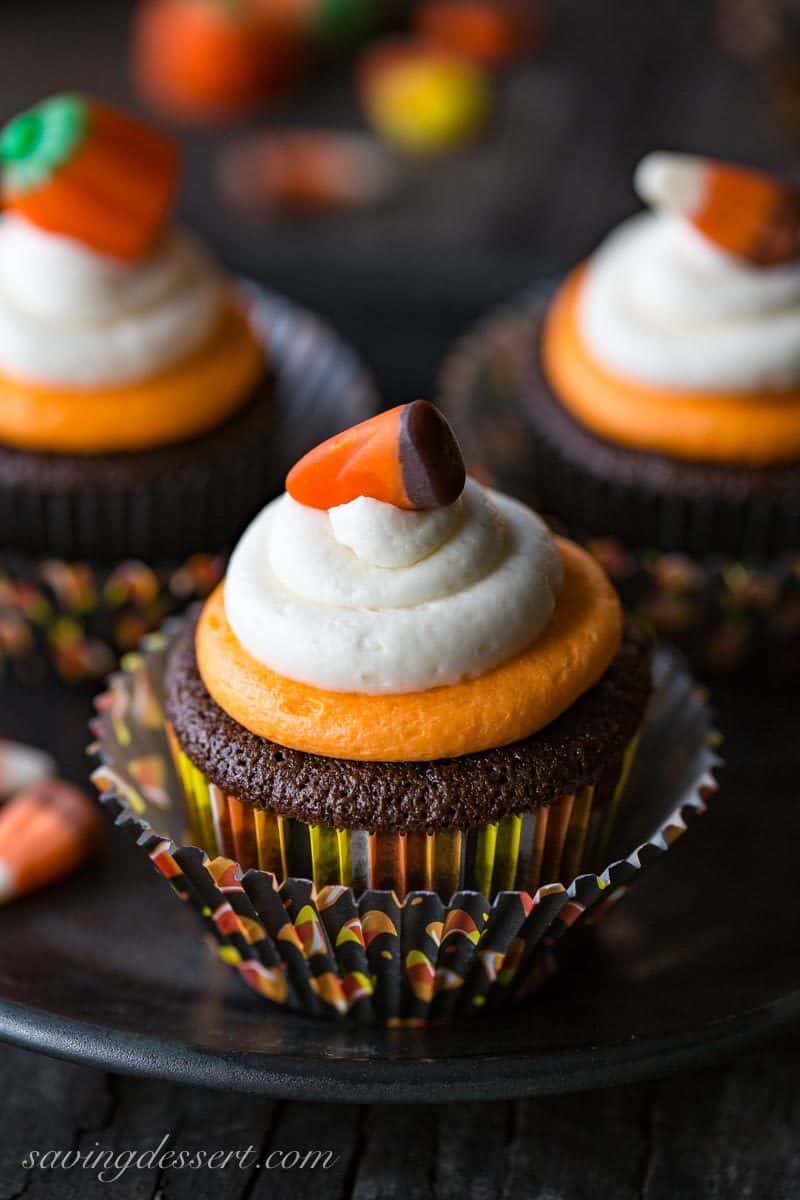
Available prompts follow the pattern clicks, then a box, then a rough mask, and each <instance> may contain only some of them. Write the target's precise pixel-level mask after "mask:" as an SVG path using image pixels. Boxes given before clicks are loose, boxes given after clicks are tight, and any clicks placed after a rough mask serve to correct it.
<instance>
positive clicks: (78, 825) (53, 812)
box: [0, 779, 103, 903]
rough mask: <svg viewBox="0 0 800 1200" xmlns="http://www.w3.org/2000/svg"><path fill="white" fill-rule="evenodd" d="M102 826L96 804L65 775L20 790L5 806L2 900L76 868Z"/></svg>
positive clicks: (0, 823)
mask: <svg viewBox="0 0 800 1200" xmlns="http://www.w3.org/2000/svg"><path fill="white" fill-rule="evenodd" d="M102 829H103V824H102V819H101V817H100V813H99V810H98V808H97V805H96V804H94V803H93V801H91V800H90V799H89V797H88V796H86V795H85V794H84V793H83V792H81V791H79V790H78V788H75V787H73V786H72V785H71V784H69V783H64V782H63V780H60V779H52V780H47V781H45V782H43V783H39V784H36V785H35V786H33V787H30V788H28V789H27V791H24V792H20V793H19V794H18V795H17V796H15V797H14V798H13V799H12V800H9V801H8V803H7V804H6V805H4V807H3V808H2V809H0V903H7V902H8V901H9V900H13V899H15V898H16V897H17V896H22V895H24V894H25V893H26V892H32V891H34V890H36V889H37V888H41V887H45V886H46V885H47V884H50V883H55V882H56V881H57V880H59V879H63V878H65V877H66V876H67V875H70V874H71V873H72V872H73V871H75V870H77V868H78V867H79V866H80V865H81V863H83V862H84V860H85V859H86V858H87V857H88V856H89V855H90V854H91V853H92V852H93V851H94V850H95V849H97V847H98V845H99V844H100V840H101V837H102Z"/></svg>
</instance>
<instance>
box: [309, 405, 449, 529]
mask: <svg viewBox="0 0 800 1200" xmlns="http://www.w3.org/2000/svg"><path fill="white" fill-rule="evenodd" d="M465 478H466V475H465V471H464V460H463V458H462V457H461V449H460V447H459V445H458V442H457V441H456V437H455V434H454V433H453V431H452V429H451V428H450V426H449V424H448V423H447V420H446V419H445V418H444V417H443V416H442V414H441V413H440V412H439V410H438V408H434V406H433V405H432V404H429V403H428V401H427V400H415V401H414V403H413V404H400V405H398V406H397V407H396V408H390V409H389V410H388V411H387V412H383V413H378V415H377V416H375V417H370V418H369V420H367V421H361V422H360V423H359V424H358V425H353V426H352V428H350V429H345V430H344V432H342V433H337V434H335V435H334V436H333V437H332V438H328V440H327V441H326V442H321V443H320V445H319V446H316V447H315V448H314V449H313V450H310V451H309V452H308V454H306V455H305V457H304V458H301V459H300V461H299V462H298V463H296V464H295V466H293V467H292V469H291V471H290V472H289V474H288V476H287V478H286V490H287V492H288V493H289V495H290V496H291V497H292V498H293V499H294V500H297V502H298V503H299V504H305V505H308V507H310V508H335V507H336V506H337V505H339V504H349V503H350V501H351V500H356V499H358V497H359V496H369V497H371V498H372V499H373V500H381V501H383V503H385V504H394V505H395V506H396V507H397V508H405V509H428V508H439V507H442V506H444V505H447V504H452V503H453V502H454V501H455V500H457V499H458V497H459V496H460V495H461V493H462V491H463V490H464V481H465Z"/></svg>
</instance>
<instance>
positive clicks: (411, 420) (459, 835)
mask: <svg viewBox="0 0 800 1200" xmlns="http://www.w3.org/2000/svg"><path fill="white" fill-rule="evenodd" d="M649 692H650V649H649V645H648V644H647V643H646V642H645V641H644V640H642V639H641V638H640V637H638V636H637V635H635V634H634V633H633V632H631V631H626V630H625V629H624V626H623V620H622V615H621V610H620V605H619V601H618V599H617V597H616V594H615V593H614V591H613V589H612V587H611V585H610V584H609V582H608V580H607V578H606V576H605V575H604V573H603V571H602V570H601V568H600V567H599V566H598V565H597V563H596V562H595V561H594V560H593V559H592V558H591V557H590V556H589V555H588V554H587V553H586V552H585V551H582V550H581V549H579V548H578V547H577V546H575V545H574V544H573V543H571V542H567V541H564V540H559V539H554V538H553V537H552V536H551V535H550V534H549V533H548V531H547V529H546V527H545V526H544V525H543V523H542V522H541V521H540V520H539V518H538V517H537V516H536V515H535V514H534V513H533V512H532V511H531V510H529V509H528V508H526V507H525V506H524V505H522V504H520V503H518V502H517V501H514V500H512V499H510V498H509V497H507V496H504V495H501V494H499V493H494V492H488V491H486V490H485V489H483V488H482V487H480V486H479V485H478V484H477V483H476V482H474V481H473V480H471V479H466V480H465V473H464V467H463V462H462V459H461V455H460V451H459V448H458V446H457V444H456V442H455V439H454V438H453V435H452V433H451V431H450V428H449V426H448V425H447V424H446V422H445V421H444V419H443V418H442V417H441V416H440V415H439V414H438V412H437V410H435V409H434V408H433V407H432V406H430V405H428V404H425V403H424V402H421V401H418V402H417V403H415V404H413V405H408V406H405V407H401V408H399V409H393V410H391V411H389V412H387V413H384V414H382V415H381V416H380V417H377V418H373V419H372V420H371V421H368V422H365V423H363V424H362V425H360V426H356V427H355V428H354V429H352V430H349V431H347V433H345V434H342V435H339V436H338V437H336V438H334V439H331V440H330V441H329V442H326V443H324V444H323V445H321V446H319V447H318V448H317V449H316V450H314V451H312V452H311V454H309V455H308V456H306V458H305V459H303V460H302V461H301V462H300V463H298V465H297V466H296V467H295V468H294V469H293V470H292V472H290V474H289V477H288V480H287V494H285V495H283V496H281V497H280V498H279V499H278V500H276V501H274V502H273V503H272V504H271V505H269V506H268V507H267V508H266V509H265V510H264V511H263V512H262V513H261V514H260V516H259V517H257V518H256V520H255V521H254V522H253V523H252V525H251V526H250V528H249V529H248V531H247V533H246V534H245V535H244V537H243V538H242V540H241V541H240V543H239V545H238V547H237V549H236V550H235V552H234V554H233V557H232V559H231V563H230V567H229V570H228V574H227V577H226V580H225V582H224V585H221V586H220V587H219V589H218V590H217V591H216V592H215V593H214V594H213V595H212V596H211V597H210V599H209V600H208V602H207V603H206V605H205V607H204V609H203V612H202V613H201V615H200V617H199V620H198V622H197V624H196V626H192V627H191V628H190V629H188V630H187V631H186V632H185V633H184V634H183V636H182V637H181V638H180V639H179V641H178V643H177V645H176V646H175V648H174V650H173V652H172V655H171V658H170V660H169V666H168V670H167V675H166V682H165V697H166V711H167V716H168V719H169V722H170V737H171V745H172V750H173V754H174V758H175V763H176V766H177V770H178V774H179V776H180V778H181V780H182V783H183V786H184V789H185V794H186V800H187V806H188V811H189V813H190V814H193V815H194V831H195V835H196V836H197V837H198V839H199V840H200V841H201V844H204V845H206V846H207V847H208V848H209V850H211V849H213V848H217V849H219V848H220V847H221V848H222V852H223V853H230V854H231V855H233V856H235V858H236V859H237V861H238V862H239V864H240V865H241V866H242V867H243V868H244V869H247V868H249V867H254V866H258V867H261V868H262V869H265V870H269V871H272V872H273V873H274V874H275V875H276V876H278V877H279V878H286V877H290V876H300V877H306V878H309V879H311V880H313V883H314V885H315V886H316V887H318V888H319V887H323V886H328V885H341V886H352V887H353V889H354V890H355V891H356V892H359V891H363V890H364V889H366V888H387V889H391V890H393V891H395V892H396V894H397V895H398V896H399V897H402V896H404V895H406V894H407V893H408V892H410V891H414V890H415V889H431V890H434V891H436V892H438V893H439V894H440V895H441V896H443V897H445V898H448V897H449V896H450V895H452V893H454V892H456V891H458V890H459V889H461V888H468V889H474V890H475V891H477V892H480V893H481V894H483V895H485V896H487V897H491V896H494V895H496V894H497V893H499V892H502V891H506V890H510V889H523V890H526V891H535V890H536V888H538V887H539V886H540V885H542V884H546V883H553V882H555V881H557V880H562V879H567V878H572V876H573V875H575V874H577V872H578V871H580V870H583V869H587V868H593V869H600V868H601V867H602V865H603V853H604V850H605V847H606V844H607V840H608V837H609V834H610V831H611V827H612V825H613V821H614V815H615V811H616V806H617V803H618V801H619V796H620V786H621V781H622V779H623V777H624V774H625V770H626V767H627V766H628V765H629V764H630V760H631V756H632V754H633V746H634V744H635V738H636V734H637V731H638V729H639V726H640V725H641V722H642V718H643V714H644V711H645V706H646V702H647V698H648V695H649Z"/></svg>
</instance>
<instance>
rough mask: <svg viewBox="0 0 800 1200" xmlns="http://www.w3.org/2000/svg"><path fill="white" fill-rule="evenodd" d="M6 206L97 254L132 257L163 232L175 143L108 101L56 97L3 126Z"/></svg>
mask: <svg viewBox="0 0 800 1200" xmlns="http://www.w3.org/2000/svg"><path fill="white" fill-rule="evenodd" d="M0 158H2V160H3V176H2V182H3V187H2V192H3V203H4V204H5V207H6V208H9V209H12V210H13V211H15V212H18V213H20V214H21V215H22V216H24V217H25V218H26V219H27V220H29V221H31V222H32V223H33V224H34V225H37V226H39V228H40V229H44V230H46V231H47V232H48V233H54V234H60V235H62V236H64V237H71V238H76V239H77V240H78V241H81V242H84V243H85V244H86V245H87V246H90V247H91V248H92V249H93V250H97V251H98V252H99V253H101V254H109V255H112V256H113V257H115V258H121V259H136V258H140V257H141V256H143V255H144V254H146V253H147V252H148V251H149V250H150V249H151V248H152V246H153V245H154V243H155V242H156V240H157V239H158V237H159V235H160V234H161V232H162V230H163V228H164V225H165V223H166V220H167V217H168V215H169V212H170V209H171V207H172V202H173V198H174V193H175V188H176V185H177V179H178V151H177V147H176V145H175V143H174V142H172V141H171V140H170V139H169V138H165V137H163V136H162V135H161V134H160V133H157V132H156V131H155V130H154V129H150V128H149V127H148V126H147V125H144V124H142V122H140V121H137V120H134V118H132V117H129V116H127V115H126V114H125V113H121V112H119V111H117V109H115V108H112V107H111V106H110V105H107V104H100V103H97V102H96V101H88V100H84V99H83V98H81V97H79V96H57V97H54V98H53V99H51V100H49V101H45V102H44V103H43V104H41V105H38V106H37V107H36V108H33V109H30V110H29V111H28V112H26V113H22V114H20V116H18V117H16V118H15V119H14V120H13V121H11V122H10V123H9V124H8V125H7V126H6V128H5V129H4V130H3V134H2V141H1V142H0Z"/></svg>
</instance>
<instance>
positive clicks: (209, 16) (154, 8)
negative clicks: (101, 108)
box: [132, 0, 304, 122]
mask: <svg viewBox="0 0 800 1200" xmlns="http://www.w3.org/2000/svg"><path fill="white" fill-rule="evenodd" d="M299 8H300V6H299V4H297V3H288V2H287V0H281V2H280V3H277V2H276V3H270V2H269V0H260V2H259V0H144V3H142V4H141V5H140V6H139V9H138V12H137V14H136V18H135V21H134V26H133V46H132V58H133V73H134V77H135V79H136V83H137V85H138V87H139V89H140V90H141V92H142V94H143V95H144V97H145V98H146V99H147V100H148V102H149V103H150V104H152V105H153V106H154V107H155V108H158V109H160V110H162V111H164V112H166V113H168V114H169V115H171V116H175V117H178V118H183V119H186V120H194V121H200V122H203V121H206V122H217V121H221V120H227V119H230V118H232V117H236V116H238V115H240V114H241V113H243V112H246V111H247V110H248V109H250V108H253V107H254V106H255V105H257V104H260V103H262V102H264V101H265V100H267V99H268V98H270V97H272V96H274V95H277V94H279V93H280V92H282V91H283V90H284V88H285V87H286V86H287V85H288V83H289V81H290V80H292V79H293V78H295V77H296V76H297V75H298V74H299V73H300V70H301V66H302V61H303V52H304V47H303V37H302V31H301V27H300V19H301V17H300V13H299Z"/></svg>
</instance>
